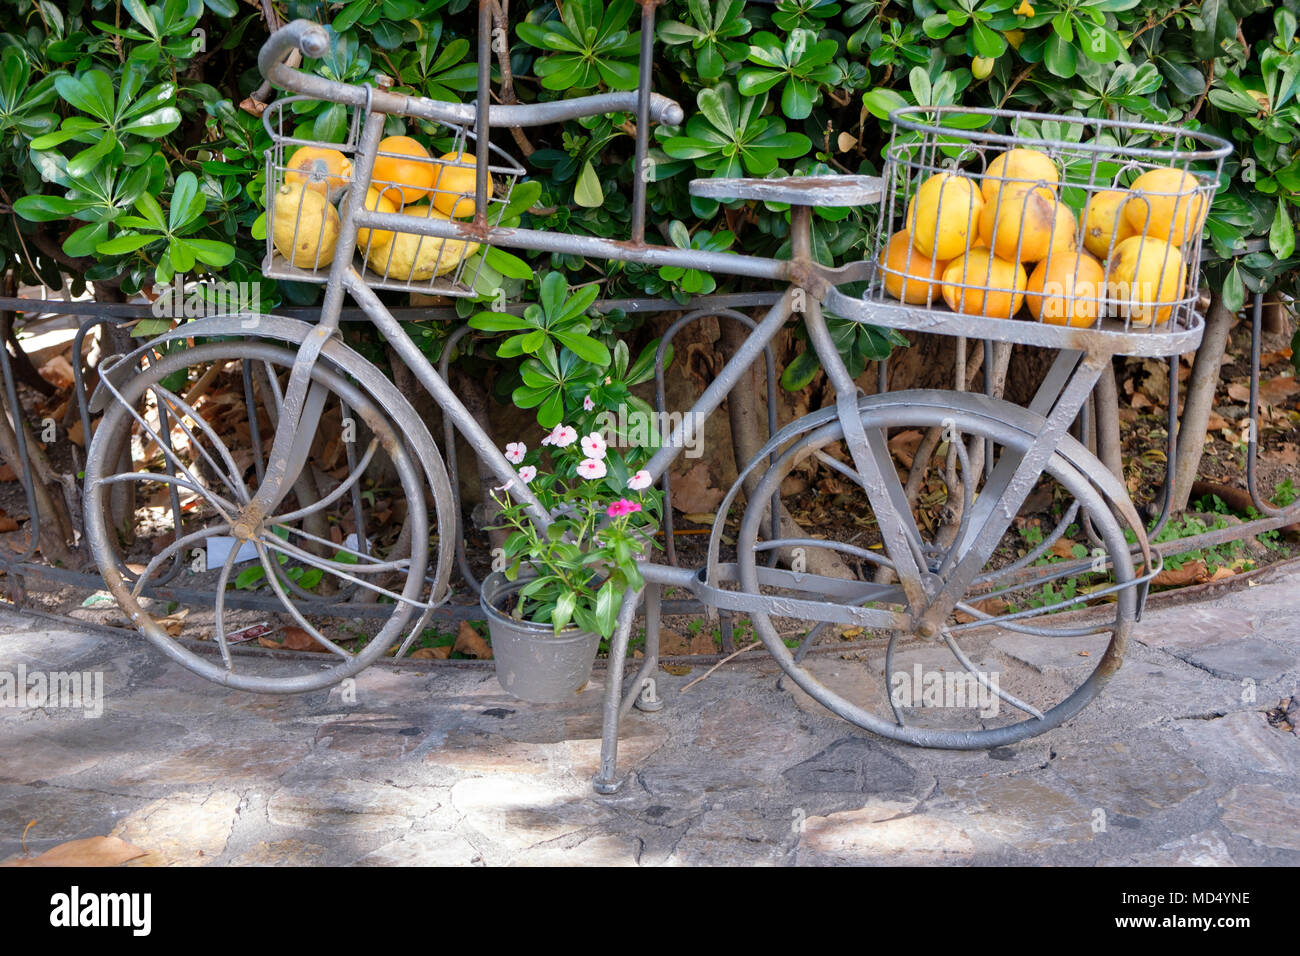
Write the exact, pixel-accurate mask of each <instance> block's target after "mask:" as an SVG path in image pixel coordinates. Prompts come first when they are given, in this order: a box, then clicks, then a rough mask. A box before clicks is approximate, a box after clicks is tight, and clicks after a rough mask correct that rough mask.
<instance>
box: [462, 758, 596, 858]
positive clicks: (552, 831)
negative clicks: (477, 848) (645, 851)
mask: <svg viewBox="0 0 1300 956" xmlns="http://www.w3.org/2000/svg"><path fill="white" fill-rule="evenodd" d="M451 805H452V807H453V808H454V809H455V810H456V812H458V813H459V814H461V816H462V817H463V823H464V825H465V826H466V827H468V828H469V829H471V830H473V831H475V832H477V833H479V834H482V835H483V836H484V837H486V838H487V839H488V840H490V841H491V842H492V843H493V844H494V845H495V846H497V847H500V848H502V849H503V850H505V851H507V852H508V853H509V855H510V856H511V857H513V856H514V855H515V854H517V853H519V852H520V851H523V850H526V849H528V848H529V847H533V846H537V845H538V844H541V843H548V842H550V841H551V840H558V839H560V838H561V837H565V836H568V835H569V834H572V833H577V832H578V831H580V830H583V829H585V828H587V827H590V826H595V825H597V824H600V823H603V822H606V821H608V820H610V819H611V818H612V817H613V813H612V812H611V811H609V810H607V809H605V808H604V807H602V806H600V805H598V804H595V803H593V802H592V801H591V799H590V797H589V787H588V786H587V785H582V784H579V785H577V786H574V787H569V788H562V787H558V786H555V785H552V784H547V783H543V782H540V781H537V780H533V779H530V778H520V777H502V776H495V777H474V778H471V779H469V780H462V781H460V782H459V783H457V784H456V785H455V786H454V787H452V788H451ZM491 862H502V861H501V860H496V861H491Z"/></svg>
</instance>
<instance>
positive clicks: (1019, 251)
mask: <svg viewBox="0 0 1300 956" xmlns="http://www.w3.org/2000/svg"><path fill="white" fill-rule="evenodd" d="M1075 227H1076V221H1075V218H1074V213H1072V212H1070V208H1069V207H1068V206H1066V205H1065V204H1064V203H1060V202H1057V200H1056V198H1055V197H1054V196H1053V195H1052V193H1051V191H1050V190H1048V189H1046V188H1044V187H1041V186H1040V187H1036V188H1034V189H1029V190H1025V191H1024V192H1010V191H1009V190H1006V189H1004V190H1002V191H1001V192H1000V193H999V194H998V201H997V202H996V203H989V204H987V205H986V206H985V207H984V211H983V213H981V215H980V226H979V233H980V237H981V238H982V239H983V240H984V241H985V242H986V243H988V246H989V248H990V249H992V250H993V251H994V252H995V253H996V254H997V255H998V257H999V258H1002V259H1006V260H1007V261H1009V262H1010V261H1014V260H1017V259H1018V260H1019V261H1020V262H1038V261H1039V260H1040V259H1044V258H1046V256H1047V252H1048V250H1049V249H1053V250H1054V249H1073V248H1074V230H1075Z"/></svg>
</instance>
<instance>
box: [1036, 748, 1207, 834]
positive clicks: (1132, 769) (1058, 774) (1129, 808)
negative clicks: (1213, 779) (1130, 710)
mask: <svg viewBox="0 0 1300 956" xmlns="http://www.w3.org/2000/svg"><path fill="white" fill-rule="evenodd" d="M1049 773H1050V774H1051V776H1052V777H1053V778H1056V779H1059V780H1061V781H1064V782H1065V783H1066V784H1068V785H1069V786H1070V787H1071V788H1073V790H1074V791H1075V792H1076V793H1077V794H1078V795H1079V798H1080V799H1081V800H1083V801H1085V802H1086V803H1087V804H1088V806H1089V807H1090V808H1098V807H1099V808H1101V809H1102V810H1103V811H1104V812H1105V813H1106V814H1107V815H1112V814H1115V813H1119V814H1122V815H1124V816H1128V817H1136V818H1138V819H1143V818H1145V817H1149V816H1151V815H1152V814H1154V813H1158V812H1159V811H1161V810H1166V809H1168V808H1170V807H1173V806H1177V805H1178V804H1180V803H1182V802H1183V801H1184V800H1186V799H1187V798H1188V797H1191V796H1193V795H1195V794H1197V793H1200V792H1201V791H1202V790H1204V789H1205V788H1206V787H1207V786H1209V785H1210V778H1209V777H1207V776H1206V775H1205V774H1204V773H1202V772H1201V769H1200V768H1199V767H1198V766H1197V765H1196V764H1195V763H1194V762H1192V761H1191V760H1190V759H1188V758H1187V757H1184V756H1182V755H1181V754H1180V753H1179V752H1178V751H1176V750H1175V749H1174V747H1173V746H1172V745H1171V744H1169V743H1166V742H1165V741H1164V740H1163V739H1161V738H1159V737H1148V738H1145V739H1139V740H1130V741H1121V740H1115V741H1110V742H1108V743H1104V744H1096V745H1091V746H1088V747H1086V748H1085V747H1083V746H1076V747H1075V748H1072V749H1071V751H1070V752H1067V753H1063V754H1062V755H1061V756H1060V757H1058V758H1057V759H1056V760H1054V761H1053V762H1052V765H1051V769H1050V771H1049Z"/></svg>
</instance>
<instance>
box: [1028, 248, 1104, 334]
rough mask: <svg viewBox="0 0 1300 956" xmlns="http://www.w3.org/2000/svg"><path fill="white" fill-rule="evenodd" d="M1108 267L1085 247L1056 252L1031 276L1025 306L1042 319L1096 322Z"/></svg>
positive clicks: (1083, 325)
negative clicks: (1102, 265)
mask: <svg viewBox="0 0 1300 956" xmlns="http://www.w3.org/2000/svg"><path fill="white" fill-rule="evenodd" d="M1105 285H1106V270H1104V269H1103V268H1102V267H1101V263H1100V262H1098V261H1097V260H1096V259H1094V258H1093V257H1092V256H1090V255H1088V253H1086V252H1083V251H1082V250H1075V251H1072V252H1070V251H1065V252H1062V251H1055V252H1053V253H1052V255H1051V256H1050V257H1049V258H1047V259H1044V260H1043V261H1042V262H1040V263H1039V264H1038V265H1037V266H1036V267H1035V268H1034V271H1033V272H1032V273H1030V276H1029V290H1028V291H1027V292H1026V293H1025V305H1027V306H1029V311H1030V313H1032V314H1033V316H1034V318H1036V319H1038V320H1039V321H1040V322H1046V323H1047V324H1048V325H1072V326H1075V327H1078V328H1086V327H1087V326H1090V325H1092V324H1093V323H1094V322H1096V321H1097V315H1098V313H1099V311H1100V309H1099V308H1098V306H1099V305H1100V300H1101V299H1102V298H1103V297H1104V296H1105V294H1106V291H1105Z"/></svg>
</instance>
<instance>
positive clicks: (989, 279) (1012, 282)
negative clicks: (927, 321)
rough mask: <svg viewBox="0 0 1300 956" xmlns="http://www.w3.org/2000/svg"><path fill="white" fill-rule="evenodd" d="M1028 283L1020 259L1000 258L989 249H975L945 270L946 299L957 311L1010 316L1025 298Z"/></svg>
mask: <svg viewBox="0 0 1300 956" xmlns="http://www.w3.org/2000/svg"><path fill="white" fill-rule="evenodd" d="M1028 284H1029V278H1028V276H1026V275H1025V269H1024V266H1022V265H1020V263H1018V262H1008V261H1007V260H1006V259H999V258H998V257H997V256H995V255H991V254H990V253H989V251H988V250H987V249H972V250H971V251H970V252H968V253H966V254H965V255H964V256H960V257H958V258H956V259H954V260H953V261H952V262H950V263H948V268H947V269H944V270H943V301H944V302H946V303H948V308H950V309H952V310H953V311H954V312H964V313H966V314H967V315H987V316H992V317H994V318H998V319H1009V318H1011V317H1012V316H1013V315H1015V314H1016V311H1017V310H1018V309H1019V308H1020V304H1021V303H1022V302H1023V301H1024V298H1025V287H1026V286H1027V285H1028ZM960 285H965V286H970V287H971V288H966V289H963V288H959V287H958V286H960Z"/></svg>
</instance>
